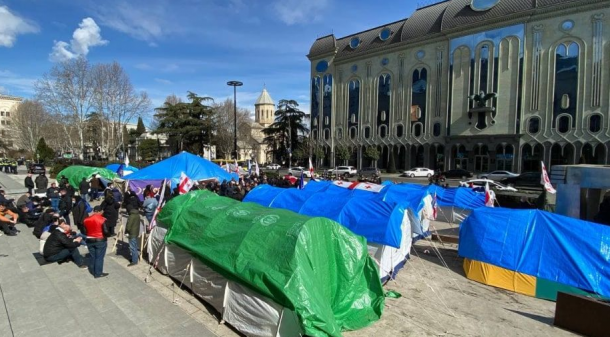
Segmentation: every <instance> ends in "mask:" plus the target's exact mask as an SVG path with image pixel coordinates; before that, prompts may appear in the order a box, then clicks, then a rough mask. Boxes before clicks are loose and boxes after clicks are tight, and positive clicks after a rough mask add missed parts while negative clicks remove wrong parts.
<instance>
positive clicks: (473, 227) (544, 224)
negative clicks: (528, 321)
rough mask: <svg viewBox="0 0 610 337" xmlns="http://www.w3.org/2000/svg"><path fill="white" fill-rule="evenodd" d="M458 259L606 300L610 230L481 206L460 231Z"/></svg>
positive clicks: (544, 214) (608, 293)
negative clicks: (584, 291)
mask: <svg viewBox="0 0 610 337" xmlns="http://www.w3.org/2000/svg"><path fill="white" fill-rule="evenodd" d="M459 255H460V256H462V257H465V258H468V259H471V260H474V261H480V262H483V263H487V264H490V265H494V266H498V267H501V268H505V269H508V270H510V271H515V272H519V273H523V274H526V275H530V276H534V277H536V278H540V279H545V280H549V281H552V282H556V283H560V284H565V285H568V286H572V287H576V288H579V289H583V290H586V291H589V292H594V293H596V294H599V295H602V296H604V297H609V296H610V227H609V226H604V225H600V224H595V223H591V222H587V221H582V220H577V219H573V218H569V217H565V216H562V215H558V214H554V213H549V212H544V211H539V210H515V209H503V208H487V207H481V208H478V209H475V210H474V211H473V212H472V213H471V214H470V216H469V217H468V218H467V219H466V220H465V221H464V222H463V223H462V225H461V227H460V244H459Z"/></svg>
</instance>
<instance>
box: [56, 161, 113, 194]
mask: <svg viewBox="0 0 610 337" xmlns="http://www.w3.org/2000/svg"><path fill="white" fill-rule="evenodd" d="M94 174H99V175H100V176H101V177H102V178H103V179H106V180H110V181H112V180H113V179H114V178H118V177H119V176H118V175H117V174H116V173H114V172H112V171H110V170H108V169H105V168H102V167H90V166H80V165H74V166H69V167H66V168H65V169H63V170H61V171H60V172H59V173H58V174H57V179H60V178H61V176H64V177H66V178H67V179H68V182H70V186H72V187H74V188H75V189H78V185H79V184H80V182H81V181H82V180H83V178H86V179H87V180H88V179H89V178H91V176H93V175H94Z"/></svg>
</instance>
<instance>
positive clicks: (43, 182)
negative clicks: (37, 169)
mask: <svg viewBox="0 0 610 337" xmlns="http://www.w3.org/2000/svg"><path fill="white" fill-rule="evenodd" d="M35 182H36V189H38V190H46V189H47V186H49V179H47V176H45V175H44V173H41V174H40V175H39V176H38V177H36V180H35Z"/></svg>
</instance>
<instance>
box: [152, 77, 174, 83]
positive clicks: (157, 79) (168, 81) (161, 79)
mask: <svg viewBox="0 0 610 337" xmlns="http://www.w3.org/2000/svg"><path fill="white" fill-rule="evenodd" d="M155 82H157V83H161V84H166V85H171V84H174V83H173V82H172V81H170V80H166V79H163V78H155Z"/></svg>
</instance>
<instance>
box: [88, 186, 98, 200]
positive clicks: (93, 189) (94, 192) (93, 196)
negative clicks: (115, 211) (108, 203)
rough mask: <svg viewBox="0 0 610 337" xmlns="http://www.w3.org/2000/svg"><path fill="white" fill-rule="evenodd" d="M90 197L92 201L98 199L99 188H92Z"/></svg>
mask: <svg viewBox="0 0 610 337" xmlns="http://www.w3.org/2000/svg"><path fill="white" fill-rule="evenodd" d="M89 197H90V198H91V200H93V199H97V188H91V191H89Z"/></svg>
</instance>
